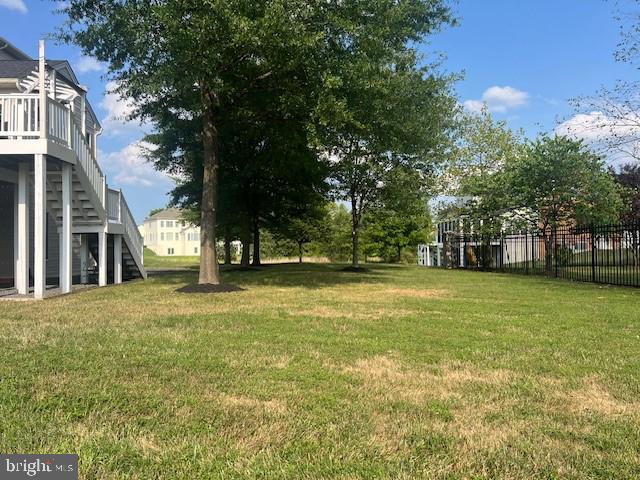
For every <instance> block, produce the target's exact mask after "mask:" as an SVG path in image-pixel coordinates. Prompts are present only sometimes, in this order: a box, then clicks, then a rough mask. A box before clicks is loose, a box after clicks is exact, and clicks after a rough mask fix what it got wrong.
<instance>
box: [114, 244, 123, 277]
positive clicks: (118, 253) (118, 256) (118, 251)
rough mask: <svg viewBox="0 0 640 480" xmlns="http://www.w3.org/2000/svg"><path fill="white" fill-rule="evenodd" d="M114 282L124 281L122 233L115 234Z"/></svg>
mask: <svg viewBox="0 0 640 480" xmlns="http://www.w3.org/2000/svg"><path fill="white" fill-rule="evenodd" d="M113 283H115V284H120V283H122V235H114V236H113Z"/></svg>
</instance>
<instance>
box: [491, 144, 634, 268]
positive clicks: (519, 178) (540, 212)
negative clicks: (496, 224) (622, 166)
mask: <svg viewBox="0 0 640 480" xmlns="http://www.w3.org/2000/svg"><path fill="white" fill-rule="evenodd" d="M503 181H504V183H505V184H506V185H507V186H508V189H509V191H510V205H509V207H510V211H511V212H512V213H513V214H518V215H519V216H520V217H521V218H522V219H523V220H525V221H527V222H528V223H529V227H530V228H533V229H539V230H540V232H541V233H542V235H544V237H545V243H546V248H545V252H546V257H545V260H546V261H545V264H546V269H547V271H548V272H550V271H551V268H552V259H551V252H552V248H551V241H552V231H553V229H555V228H558V227H563V226H572V225H589V224H597V223H612V222H615V221H617V220H618V218H619V215H620V211H621V207H622V200H621V197H620V190H619V188H618V186H617V185H616V183H615V180H614V178H613V176H612V175H611V174H610V173H609V171H608V170H607V168H606V166H605V164H604V161H603V160H602V158H600V157H599V156H598V155H596V154H594V153H593V152H591V151H590V150H589V149H588V148H587V147H586V146H585V145H584V144H583V142H581V141H576V140H572V139H569V138H566V137H560V136H557V137H549V136H542V137H540V138H539V139H537V140H536V141H535V142H532V143H531V145H530V146H529V148H528V152H527V155H524V156H523V157H522V158H520V159H519V160H518V161H516V162H512V163H511V164H509V165H508V166H507V169H506V171H505V173H504V178H503Z"/></svg>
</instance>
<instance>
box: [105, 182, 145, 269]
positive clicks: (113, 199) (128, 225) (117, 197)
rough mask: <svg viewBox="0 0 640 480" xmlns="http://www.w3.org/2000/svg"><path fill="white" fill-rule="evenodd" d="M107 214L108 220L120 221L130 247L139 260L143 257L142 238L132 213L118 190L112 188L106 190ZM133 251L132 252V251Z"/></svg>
mask: <svg viewBox="0 0 640 480" xmlns="http://www.w3.org/2000/svg"><path fill="white" fill-rule="evenodd" d="M107 215H108V216H109V220H111V221H113V222H117V223H121V224H122V226H123V227H124V232H125V235H127V236H128V237H129V240H130V242H129V243H130V245H131V248H132V249H133V250H134V251H135V253H137V254H138V258H139V259H140V261H142V259H143V249H144V239H143V237H142V235H141V234H140V231H139V230H138V225H137V224H136V221H135V219H134V218H133V214H132V213H131V210H130V209H129V205H127V201H126V200H125V199H124V195H122V192H121V191H120V190H114V189H112V188H110V189H108V191H107ZM132 253H133V252H132Z"/></svg>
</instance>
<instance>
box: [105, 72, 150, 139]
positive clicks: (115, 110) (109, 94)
mask: <svg viewBox="0 0 640 480" xmlns="http://www.w3.org/2000/svg"><path fill="white" fill-rule="evenodd" d="M117 87H118V84H117V83H116V82H109V83H108V84H107V87H106V93H105V95H104V98H103V99H102V102H100V107H102V108H103V109H104V110H105V111H106V116H105V117H104V118H103V119H102V121H101V123H102V128H103V132H104V133H103V134H104V135H105V136H107V137H115V136H118V135H128V134H132V133H138V134H140V135H143V134H144V131H143V130H144V127H145V125H141V124H140V122H138V121H137V120H130V119H129V117H130V116H131V114H132V113H133V111H134V107H133V105H132V103H131V101H130V100H129V99H123V98H122V97H120V95H118V94H117V93H116V92H115V91H114V90H115V89H116V88H117Z"/></svg>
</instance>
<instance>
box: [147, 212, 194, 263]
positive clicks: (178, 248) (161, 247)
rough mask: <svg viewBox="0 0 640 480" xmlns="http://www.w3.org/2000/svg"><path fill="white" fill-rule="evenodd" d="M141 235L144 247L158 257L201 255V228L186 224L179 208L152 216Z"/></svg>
mask: <svg viewBox="0 0 640 480" xmlns="http://www.w3.org/2000/svg"><path fill="white" fill-rule="evenodd" d="M140 233H142V236H143V237H144V246H145V247H147V248H148V249H150V250H152V251H153V252H154V253H155V254H156V255H159V256H162V257H166V256H172V255H181V256H184V255H187V256H193V255H200V227H197V226H194V225H192V224H190V223H188V222H186V221H185V220H184V219H183V218H182V211H181V210H179V209H177V208H168V209H166V210H162V211H161V212H158V213H156V214H154V215H151V216H150V217H149V218H147V219H146V220H145V221H144V225H143V226H142V228H141V229H140Z"/></svg>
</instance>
